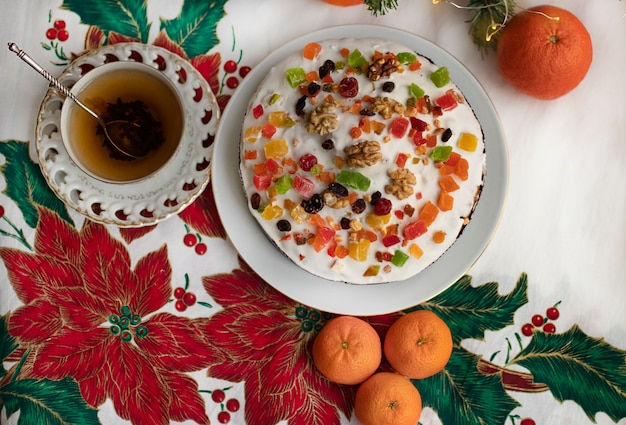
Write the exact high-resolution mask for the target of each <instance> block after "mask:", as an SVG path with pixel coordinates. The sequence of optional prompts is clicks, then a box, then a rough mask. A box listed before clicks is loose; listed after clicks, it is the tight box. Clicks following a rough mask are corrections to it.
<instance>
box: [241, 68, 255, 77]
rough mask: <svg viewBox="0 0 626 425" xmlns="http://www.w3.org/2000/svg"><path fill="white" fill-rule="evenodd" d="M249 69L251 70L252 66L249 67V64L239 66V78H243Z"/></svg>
mask: <svg viewBox="0 0 626 425" xmlns="http://www.w3.org/2000/svg"><path fill="white" fill-rule="evenodd" d="M250 71H252V68H250V67H249V66H242V67H241V68H239V76H240V77H241V78H244V77H245V76H246V75H248V74H249V73H250Z"/></svg>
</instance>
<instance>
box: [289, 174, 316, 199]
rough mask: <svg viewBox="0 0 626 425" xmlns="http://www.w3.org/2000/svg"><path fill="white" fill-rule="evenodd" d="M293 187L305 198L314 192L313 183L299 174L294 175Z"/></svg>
mask: <svg viewBox="0 0 626 425" xmlns="http://www.w3.org/2000/svg"><path fill="white" fill-rule="evenodd" d="M293 188H294V189H295V191H296V192H298V193H299V194H300V195H302V196H303V197H305V198H310V197H311V196H313V194H314V193H315V183H313V182H312V181H311V180H309V179H307V178H306V177H302V176H300V175H296V176H295V177H294V179H293Z"/></svg>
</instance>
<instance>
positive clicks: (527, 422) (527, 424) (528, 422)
mask: <svg viewBox="0 0 626 425" xmlns="http://www.w3.org/2000/svg"><path fill="white" fill-rule="evenodd" d="M519 425H535V421H534V420H532V419H530V418H526V419H522V421H521V422H520V423H519Z"/></svg>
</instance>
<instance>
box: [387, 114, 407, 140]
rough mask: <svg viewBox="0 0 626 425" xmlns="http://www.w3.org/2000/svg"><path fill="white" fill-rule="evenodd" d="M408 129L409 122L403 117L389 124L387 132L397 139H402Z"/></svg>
mask: <svg viewBox="0 0 626 425" xmlns="http://www.w3.org/2000/svg"><path fill="white" fill-rule="evenodd" d="M408 128H409V120H407V119H406V118H404V117H398V118H396V119H395V120H393V122H392V123H391V126H390V127H389V132H390V133H391V134H392V135H394V136H395V137H397V138H401V137H404V135H405V134H406V130H407V129H408Z"/></svg>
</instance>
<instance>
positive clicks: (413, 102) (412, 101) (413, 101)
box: [406, 96, 417, 108]
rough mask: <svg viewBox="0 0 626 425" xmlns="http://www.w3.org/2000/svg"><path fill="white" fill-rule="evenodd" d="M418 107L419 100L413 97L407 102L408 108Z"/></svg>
mask: <svg viewBox="0 0 626 425" xmlns="http://www.w3.org/2000/svg"><path fill="white" fill-rule="evenodd" d="M416 106H417V98H415V97H413V96H411V97H409V98H408V99H407V100H406V107H407V108H415V107H416Z"/></svg>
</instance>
